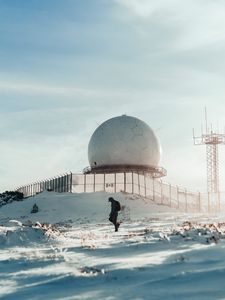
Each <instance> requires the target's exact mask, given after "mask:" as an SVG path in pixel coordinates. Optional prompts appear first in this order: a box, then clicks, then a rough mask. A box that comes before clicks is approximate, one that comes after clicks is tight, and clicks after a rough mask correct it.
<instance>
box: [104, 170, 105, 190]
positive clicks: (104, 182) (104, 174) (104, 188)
mask: <svg viewBox="0 0 225 300" xmlns="http://www.w3.org/2000/svg"><path fill="white" fill-rule="evenodd" d="M104 192H105V173H104Z"/></svg>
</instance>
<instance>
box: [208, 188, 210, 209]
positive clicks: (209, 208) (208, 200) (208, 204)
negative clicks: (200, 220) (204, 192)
mask: <svg viewBox="0 0 225 300" xmlns="http://www.w3.org/2000/svg"><path fill="white" fill-rule="evenodd" d="M209 195H210V193H209V192H208V213H209V212H210V199H209Z"/></svg>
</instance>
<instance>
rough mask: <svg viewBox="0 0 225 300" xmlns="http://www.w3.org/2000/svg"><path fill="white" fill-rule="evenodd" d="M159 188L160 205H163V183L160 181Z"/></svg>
mask: <svg viewBox="0 0 225 300" xmlns="http://www.w3.org/2000/svg"><path fill="white" fill-rule="evenodd" d="M160 186H161V195H160V196H161V204H163V183H162V180H160Z"/></svg>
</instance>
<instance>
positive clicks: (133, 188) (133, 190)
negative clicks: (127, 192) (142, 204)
mask: <svg viewBox="0 0 225 300" xmlns="http://www.w3.org/2000/svg"><path fill="white" fill-rule="evenodd" d="M133 193H134V172H132V194H133Z"/></svg>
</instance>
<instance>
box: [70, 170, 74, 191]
mask: <svg viewBox="0 0 225 300" xmlns="http://www.w3.org/2000/svg"><path fill="white" fill-rule="evenodd" d="M72 192H73V173H72V172H71V173H70V193H72Z"/></svg>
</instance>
